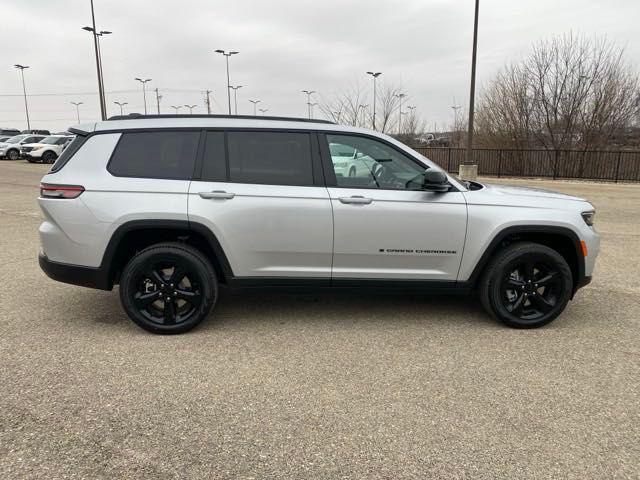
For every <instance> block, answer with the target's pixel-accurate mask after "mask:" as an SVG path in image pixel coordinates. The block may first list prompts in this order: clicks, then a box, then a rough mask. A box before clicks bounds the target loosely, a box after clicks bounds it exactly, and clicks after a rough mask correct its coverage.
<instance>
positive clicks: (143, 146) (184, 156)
mask: <svg viewBox="0 0 640 480" xmlns="http://www.w3.org/2000/svg"><path fill="white" fill-rule="evenodd" d="M199 139H200V132H199V131H173V132H172V131H159V132H130V133H123V134H122V137H121V138H120V141H119V142H118V145H117V146H116V148H115V150H114V152H113V155H112V157H111V160H110V161H109V166H108V167H107V170H108V171H109V172H110V173H111V174H112V175H115V176H117V177H137V178H163V179H174V180H190V179H191V178H192V176H193V168H194V165H195V161H196V154H197V151H198V142H199Z"/></svg>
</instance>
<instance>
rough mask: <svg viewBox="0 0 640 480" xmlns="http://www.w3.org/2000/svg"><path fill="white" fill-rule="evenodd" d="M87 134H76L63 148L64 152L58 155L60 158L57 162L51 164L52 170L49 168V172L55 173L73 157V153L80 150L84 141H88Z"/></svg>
mask: <svg viewBox="0 0 640 480" xmlns="http://www.w3.org/2000/svg"><path fill="white" fill-rule="evenodd" d="M87 138H89V137H86V136H83V135H78V136H76V137H75V138H74V139H73V140H72V141H71V143H69V144H68V145H67V146H66V147H65V148H64V150H62V153H61V154H60V156H59V157H58V159H57V160H56V163H54V164H53V165H52V166H51V170H49V173H55V172H57V171H59V170H60V169H61V168H62V167H64V166H65V164H66V163H67V162H68V161H69V160H70V159H71V157H73V155H74V154H75V153H76V152H77V151H78V150H80V147H81V146H82V145H83V144H84V142H86V141H87Z"/></svg>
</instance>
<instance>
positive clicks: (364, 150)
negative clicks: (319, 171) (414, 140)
mask: <svg viewBox="0 0 640 480" xmlns="http://www.w3.org/2000/svg"><path fill="white" fill-rule="evenodd" d="M327 141H328V142H329V152H330V154H331V163H332V165H333V170H334V172H335V175H336V181H337V184H338V186H339V187H346V188H382V189H386V190H405V189H406V190H419V189H421V187H422V183H423V181H424V172H425V170H426V167H425V166H422V165H419V164H418V163H417V162H415V161H413V160H411V159H410V158H409V157H407V156H406V155H404V154H402V153H400V152H398V151H397V150H396V149H394V148H391V147H389V146H388V145H386V144H384V143H382V142H379V141H377V140H374V139H371V138H366V137H356V136H348V135H327Z"/></svg>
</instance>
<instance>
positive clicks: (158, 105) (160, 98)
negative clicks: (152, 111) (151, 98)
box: [155, 87, 162, 115]
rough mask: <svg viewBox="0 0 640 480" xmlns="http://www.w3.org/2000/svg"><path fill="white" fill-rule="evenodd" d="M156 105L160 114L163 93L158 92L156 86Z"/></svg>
mask: <svg viewBox="0 0 640 480" xmlns="http://www.w3.org/2000/svg"><path fill="white" fill-rule="evenodd" d="M155 90H156V105H157V107H158V115H160V100H162V95H160V94H159V93H158V87H156V89H155Z"/></svg>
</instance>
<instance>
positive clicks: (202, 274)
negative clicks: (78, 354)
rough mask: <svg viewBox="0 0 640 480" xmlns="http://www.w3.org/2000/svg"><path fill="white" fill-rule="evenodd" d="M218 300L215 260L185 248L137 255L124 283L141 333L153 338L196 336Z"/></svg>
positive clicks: (166, 246) (170, 246)
mask: <svg viewBox="0 0 640 480" xmlns="http://www.w3.org/2000/svg"><path fill="white" fill-rule="evenodd" d="M217 297H218V282H217V280H216V274H215V271H214V269H213V267H212V266H211V263H210V262H209V260H208V259H207V258H206V257H205V256H204V255H203V254H202V253H201V252H200V251H198V250H197V249H195V248H193V247H191V246H189V245H186V244H181V243H159V244H157V245H152V246H151V247H148V248H146V249H144V250H142V251H141V252H140V253H138V254H137V255H135V256H134V257H133V258H132V259H131V260H130V261H129V263H127V265H126V267H125V268H124V271H123V272H122V276H121V278H120V301H121V303H122V306H123V308H124V310H125V311H126V312H127V315H129V318H131V320H133V321H134V322H135V323H136V324H138V325H139V326H140V327H142V328H144V329H145V330H148V331H150V332H153V333H160V334H175V333H183V332H186V331H188V330H191V329H192V328H194V327H195V326H196V325H198V324H199V323H200V322H202V320H204V319H205V318H206V317H207V315H208V314H209V312H210V311H211V309H212V308H213V306H214V305H215V303H216V299H217Z"/></svg>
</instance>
